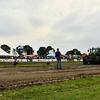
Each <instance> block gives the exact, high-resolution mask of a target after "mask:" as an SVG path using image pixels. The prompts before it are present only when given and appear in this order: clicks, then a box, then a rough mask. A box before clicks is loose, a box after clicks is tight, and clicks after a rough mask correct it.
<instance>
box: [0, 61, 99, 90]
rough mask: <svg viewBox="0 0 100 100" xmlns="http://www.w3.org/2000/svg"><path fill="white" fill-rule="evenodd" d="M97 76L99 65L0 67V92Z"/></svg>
mask: <svg viewBox="0 0 100 100" xmlns="http://www.w3.org/2000/svg"><path fill="white" fill-rule="evenodd" d="M8 64H9V63H8ZM98 75H100V65H83V64H64V65H62V69H57V68H56V65H46V66H41V64H40V66H27V67H25V66H18V65H17V66H12V67H0V90H4V89H8V88H10V89H11V88H23V87H26V86H31V85H40V84H46V83H52V82H60V81H64V80H70V79H73V80H74V79H78V78H85V77H91V76H98Z"/></svg>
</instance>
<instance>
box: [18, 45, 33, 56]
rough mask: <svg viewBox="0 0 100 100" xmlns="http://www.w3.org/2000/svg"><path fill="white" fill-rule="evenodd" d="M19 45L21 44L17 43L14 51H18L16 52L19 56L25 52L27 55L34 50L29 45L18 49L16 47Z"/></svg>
mask: <svg viewBox="0 0 100 100" xmlns="http://www.w3.org/2000/svg"><path fill="white" fill-rule="evenodd" d="M19 47H21V45H19V46H18V47H16V51H17V52H18V54H19V55H20V56H23V53H25V52H27V55H31V54H32V52H34V50H33V48H32V47H31V46H29V45H25V46H23V50H19V49H18V48H19Z"/></svg>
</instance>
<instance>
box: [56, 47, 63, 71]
mask: <svg viewBox="0 0 100 100" xmlns="http://www.w3.org/2000/svg"><path fill="white" fill-rule="evenodd" d="M60 56H61V53H60V51H59V48H57V51H56V54H55V57H56V58H57V69H58V65H59V66H60V69H62V68H61V57H60Z"/></svg>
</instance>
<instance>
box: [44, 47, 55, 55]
mask: <svg viewBox="0 0 100 100" xmlns="http://www.w3.org/2000/svg"><path fill="white" fill-rule="evenodd" d="M50 50H53V52H55V49H54V48H52V47H51V46H48V47H47V48H46V54H49V51H50Z"/></svg>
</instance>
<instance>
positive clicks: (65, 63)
mask: <svg viewBox="0 0 100 100" xmlns="http://www.w3.org/2000/svg"><path fill="white" fill-rule="evenodd" d="M0 63H5V65H0V67H11V66H14V65H13V64H12V62H9V63H10V65H6V63H8V62H0ZM21 63H23V62H19V64H18V65H16V66H47V64H46V63H47V62H43V64H42V63H41V62H35V63H34V62H24V64H21ZM27 63H28V64H27ZM29 63H30V64H29ZM39 63H40V64H39ZM61 64H62V65H69V64H83V62H82V61H77V62H76V61H67V62H64V61H62V63H61ZM50 65H57V62H53V63H52V62H50ZM48 66H49V65H48Z"/></svg>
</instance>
